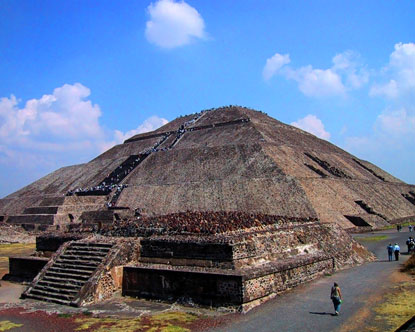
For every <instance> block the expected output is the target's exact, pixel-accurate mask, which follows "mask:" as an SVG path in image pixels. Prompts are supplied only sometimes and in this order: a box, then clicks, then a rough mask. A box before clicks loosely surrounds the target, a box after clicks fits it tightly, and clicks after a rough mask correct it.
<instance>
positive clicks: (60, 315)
mask: <svg viewBox="0 0 415 332" xmlns="http://www.w3.org/2000/svg"><path fill="white" fill-rule="evenodd" d="M72 316H73V315H72V314H58V317H60V318H71V317H72Z"/></svg>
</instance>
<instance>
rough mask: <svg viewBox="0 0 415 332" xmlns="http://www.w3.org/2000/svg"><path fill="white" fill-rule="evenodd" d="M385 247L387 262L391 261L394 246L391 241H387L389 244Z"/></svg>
mask: <svg viewBox="0 0 415 332" xmlns="http://www.w3.org/2000/svg"><path fill="white" fill-rule="evenodd" d="M386 248H387V249H388V258H389V262H391V261H392V255H393V249H394V246H393V245H392V243H389V245H388V246H387V247H386Z"/></svg>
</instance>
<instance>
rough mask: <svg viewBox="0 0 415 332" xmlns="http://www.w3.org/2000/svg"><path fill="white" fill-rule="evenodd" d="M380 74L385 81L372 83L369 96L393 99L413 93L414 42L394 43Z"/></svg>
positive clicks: (414, 90)
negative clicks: (387, 61) (393, 48)
mask: <svg viewBox="0 0 415 332" xmlns="http://www.w3.org/2000/svg"><path fill="white" fill-rule="evenodd" d="M382 75H383V76H384V78H385V79H386V80H387V82H386V83H377V84H374V85H373V86H372V88H371V89H370V92H369V94H370V96H384V97H386V98H389V99H394V98H398V97H400V96H403V95H406V94H410V95H412V96H413V95H415V44H414V43H407V44H403V43H398V44H395V50H394V51H393V52H392V53H391V55H390V57H389V63H388V65H387V66H386V67H385V68H383V70H382Z"/></svg>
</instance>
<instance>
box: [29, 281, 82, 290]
mask: <svg viewBox="0 0 415 332" xmlns="http://www.w3.org/2000/svg"><path fill="white" fill-rule="evenodd" d="M36 286H41V287H52V288H57V289H62V290H72V291H76V292H78V291H79V290H80V289H81V285H73V284H64V283H62V282H54V281H45V280H43V279H42V280H39V281H38V283H37V284H36Z"/></svg>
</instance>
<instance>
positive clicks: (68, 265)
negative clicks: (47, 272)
mask: <svg viewBox="0 0 415 332" xmlns="http://www.w3.org/2000/svg"><path fill="white" fill-rule="evenodd" d="M52 266H53V267H55V268H58V269H75V270H82V271H85V272H93V271H94V270H95V269H96V268H97V266H98V264H90V265H80V264H73V263H69V262H68V263H61V262H55V263H54V264H53V265H52Z"/></svg>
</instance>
